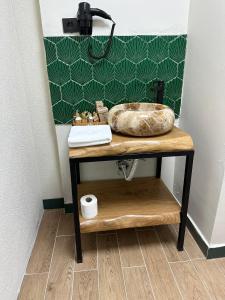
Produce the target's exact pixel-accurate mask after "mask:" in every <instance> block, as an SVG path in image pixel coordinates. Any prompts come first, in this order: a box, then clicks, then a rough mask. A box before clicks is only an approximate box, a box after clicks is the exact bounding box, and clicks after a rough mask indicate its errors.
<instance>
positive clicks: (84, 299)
mask: <svg viewBox="0 0 225 300" xmlns="http://www.w3.org/2000/svg"><path fill="white" fill-rule="evenodd" d="M65 300H66V299H65ZM73 300H98V272H97V271H82V272H75V273H74V284H73Z"/></svg>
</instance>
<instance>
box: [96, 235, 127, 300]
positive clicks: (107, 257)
mask: <svg viewBox="0 0 225 300" xmlns="http://www.w3.org/2000/svg"><path fill="white" fill-rule="evenodd" d="M97 245H98V271H99V300H106V299H107V300H115V299H116V300H125V299H126V294H125V286H124V282H123V274H122V268H121V264H120V256H119V250H118V245H117V239H116V235H115V234H111V235H98V236H97Z"/></svg>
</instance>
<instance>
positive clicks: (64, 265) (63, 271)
mask: <svg viewBox="0 0 225 300" xmlns="http://www.w3.org/2000/svg"><path fill="white" fill-rule="evenodd" d="M73 271H74V237H72V236H62V237H57V238H56V242H55V248H54V253H53V257H52V263H51V268H50V274H49V279H48V286H47V291H46V297H45V299H46V300H51V299H54V300H62V299H71V297H72V286H73Z"/></svg>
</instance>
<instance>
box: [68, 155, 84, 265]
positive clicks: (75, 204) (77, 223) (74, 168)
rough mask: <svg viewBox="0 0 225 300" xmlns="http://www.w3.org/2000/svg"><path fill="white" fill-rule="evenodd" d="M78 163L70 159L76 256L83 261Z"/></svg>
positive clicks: (78, 260) (80, 261)
mask: <svg viewBox="0 0 225 300" xmlns="http://www.w3.org/2000/svg"><path fill="white" fill-rule="evenodd" d="M77 164H78V162H77V161H76V160H75V159H70V175H71V187H72V198H73V218H74V228H75V241H76V256H77V263H82V261H83V258H82V248H81V234H80V220H79V208H78V195H77V184H78V176H77Z"/></svg>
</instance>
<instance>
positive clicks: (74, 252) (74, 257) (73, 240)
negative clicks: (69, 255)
mask: <svg viewBox="0 0 225 300" xmlns="http://www.w3.org/2000/svg"><path fill="white" fill-rule="evenodd" d="M73 241H74V243H73V245H74V247H73V249H74V253H73V254H74V255H73V257H74V258H73V272H72V289H71V300H73V286H74V271H75V253H76V245H75V243H76V241H75V239H73Z"/></svg>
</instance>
